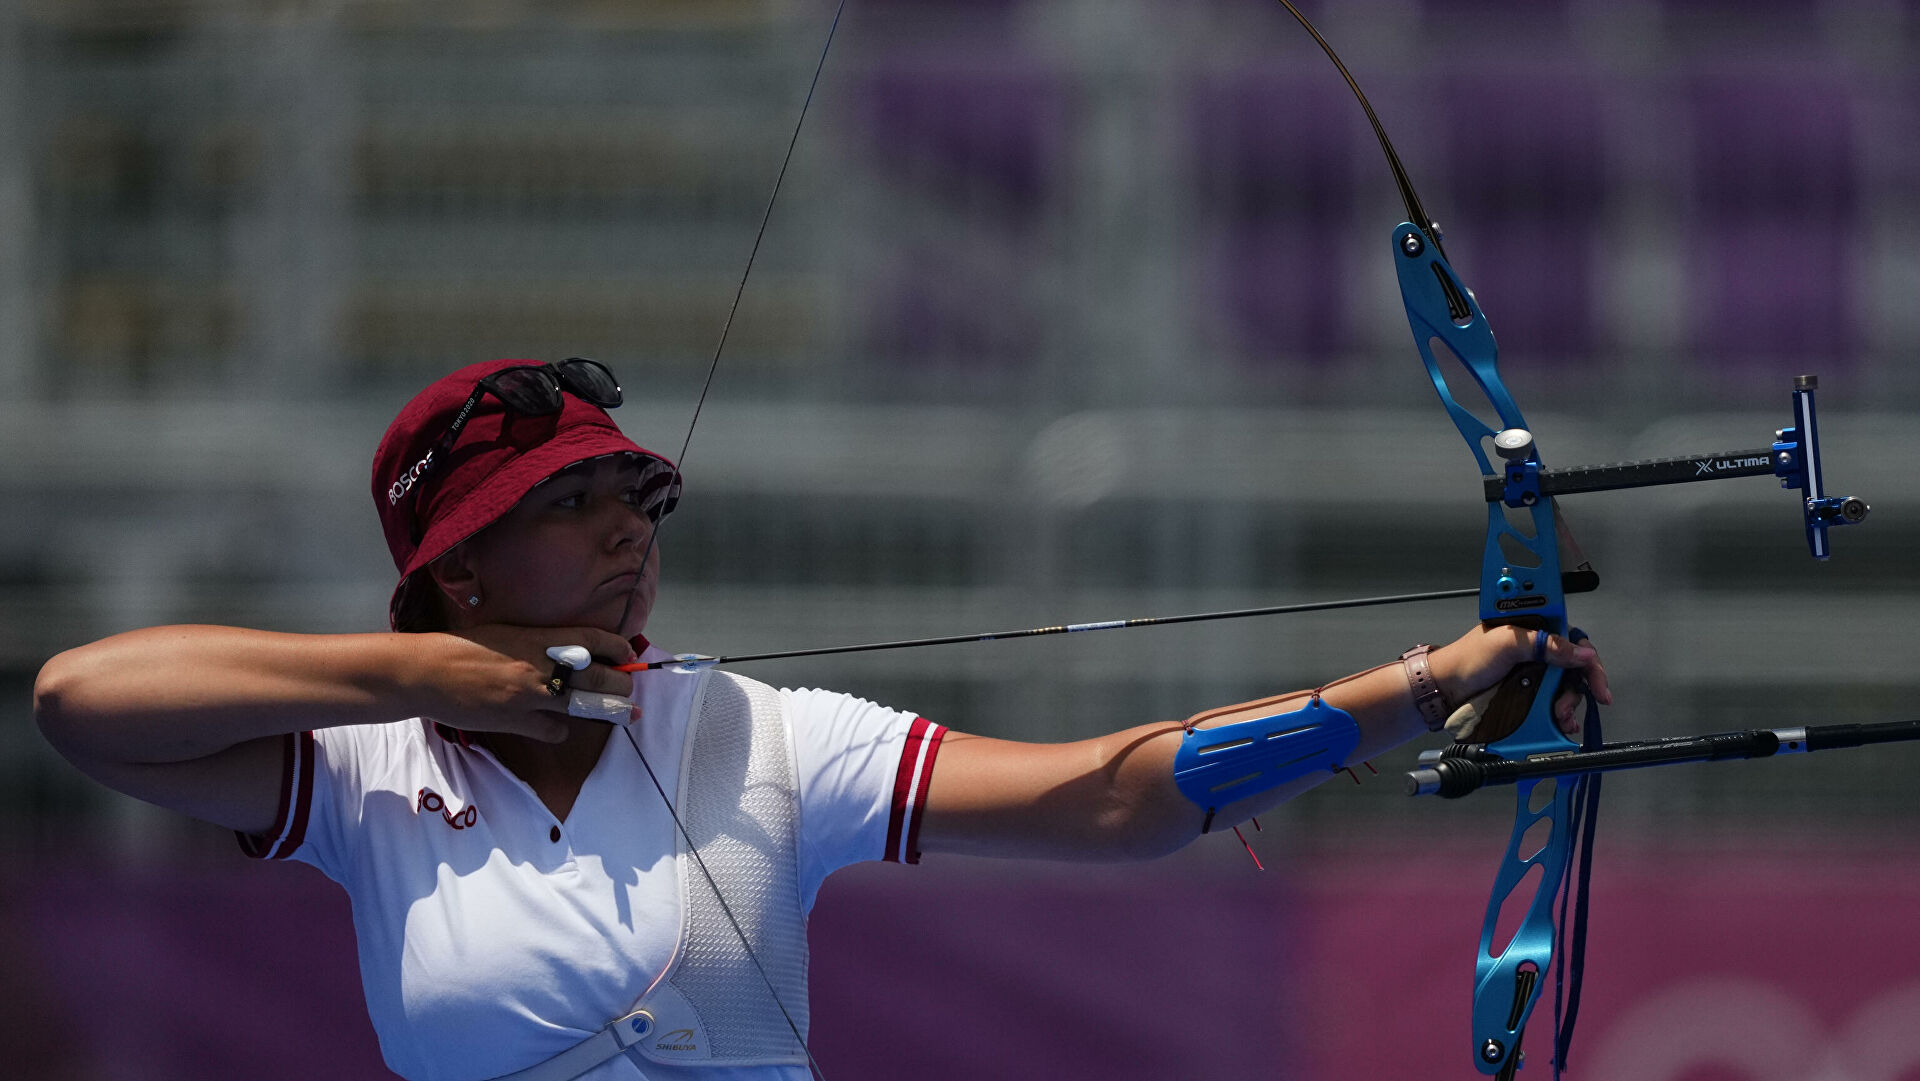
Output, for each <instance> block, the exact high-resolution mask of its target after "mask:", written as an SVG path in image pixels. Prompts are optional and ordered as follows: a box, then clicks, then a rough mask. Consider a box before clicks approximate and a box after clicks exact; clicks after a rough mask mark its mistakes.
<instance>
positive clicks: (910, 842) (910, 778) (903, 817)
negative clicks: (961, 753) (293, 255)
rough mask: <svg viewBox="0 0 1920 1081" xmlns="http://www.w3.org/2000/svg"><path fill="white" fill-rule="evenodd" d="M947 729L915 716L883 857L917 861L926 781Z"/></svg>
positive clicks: (902, 759)
mask: <svg viewBox="0 0 1920 1081" xmlns="http://www.w3.org/2000/svg"><path fill="white" fill-rule="evenodd" d="M946 734H947V730H946V729H945V728H942V727H941V726H939V725H937V724H934V723H933V722H932V721H929V720H927V719H926V718H925V717H915V718H914V719H913V724H912V725H911V726H909V727H908V729H907V740H906V745H905V746H903V747H901V748H900V768H899V769H898V770H896V771H895V772H894V775H893V805H892V807H891V808H890V809H889V811H888V813H887V849H886V852H885V854H883V855H882V856H881V857H880V858H881V859H883V860H886V861H888V862H891V863H918V862H920V853H919V852H918V850H916V849H915V848H914V844H915V842H916V841H917V840H918V839H919V836H920V814H921V811H922V810H924V809H925V807H926V797H927V780H928V779H929V778H930V777H932V776H933V759H934V756H935V755H937V754H938V753H939V751H940V740H941V738H942V737H944V736H945V735H946Z"/></svg>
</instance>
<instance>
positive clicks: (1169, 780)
mask: <svg viewBox="0 0 1920 1081" xmlns="http://www.w3.org/2000/svg"><path fill="white" fill-rule="evenodd" d="M620 401H621V391H620V388H619V385H618V384H617V382H616V381H615V379H614V377H613V375H612V373H610V372H609V371H608V370H607V369H606V368H605V367H603V366H601V365H599V364H597V363H595V362H593V361H587V360H580V359H574V360H568V361H563V362H560V363H558V364H552V365H547V364H539V363H534V362H525V361H494V362H488V363H483V364H476V365H472V366H469V367H467V368H464V369H462V370H460V371H457V372H454V373H452V374H451V375H448V376H446V377H444V378H442V379H440V380H438V381H436V382H434V383H433V384H432V385H431V386H429V387H427V388H426V389H425V390H424V391H422V392H421V393H420V394H419V395H417V396H415V397H414V398H413V400H411V401H410V402H408V403H407V404H406V406H405V407H404V408H403V409H402V410H401V411H400V413H399V415H398V416H397V417H396V418H395V420H394V421H393V423H392V425H391V426H390V427H389V428H388V430H387V432H386V435H385V437H384V438H383V440H382V441H381V443H380V446H379V448H378V450H377V451H376V454H375V457H374V469H373V494H374V501H375V504H376V509H377V511H378V513H379V517H380V521H381V525H382V528H383V530H384V532H385V536H386V540H387V544H388V548H389V550H390V551H391V553H392V555H393V558H394V562H395V565H396V567H397V569H398V571H399V575H400V577H399V582H398V585H397V586H396V588H395V590H394V594H393V598H392V601H391V605H390V612H389V615H390V623H391V626H392V627H393V631H392V632H391V633H385V634H350V635H300V634H283V633H272V632H265V631H257V630H248V629H242V628H234V627H211V626H175V627H155V628H148V629H144V630H136V631H131V632H128V633H124V634H117V635H114V636H112V637H109V638H105V639H102V640H100V641H97V642H93V643H91V644H88V645H85V646H81V647H79V648H77V649H73V650H69V651H67V652H65V653H62V654H60V655H58V656H56V657H54V658H52V659H51V660H50V661H48V662H47V664H46V665H45V667H44V668H43V669H42V670H41V673H40V676H39V679H38V681H37V682H36V685H35V688H34V709H35V716H36V718H37V720H38V722H39V724H40V727H41V729H42V731H43V732H44V733H45V735H46V738H47V739H48V740H49V741H50V742H51V743H52V744H53V746H54V747H56V748H57V749H58V750H59V751H60V752H61V753H62V754H63V755H64V756H65V757H66V758H67V759H68V760H69V761H71V762H72V763H73V764H74V765H75V766H76V767H77V768H79V769H80V770H81V771H83V772H85V773H86V774H88V775H89V776H91V777H93V778H94V779H96V780H98V781H100V782H101V783H103V784H105V785H107V786H109V787H111V788H114V789H116V790H118V791H120V792H123V793H126V794H128V795H131V796H134V797H137V798H139V799H142V800H145V801H147V802H150V803H154V804H157V805H160V806H163V807H168V808H172V809H174V810H176V811H179V812H181V813H184V814H187V815H191V816H193V817H195V818H199V819H203V820H205V821H208V822H212V823H215V824H218V825H221V826H224V827H227V828H230V829H233V830H235V831H237V833H238V834H239V836H240V841H241V845H242V847H243V848H244V849H245V850H246V851H247V852H248V853H249V854H250V855H253V856H257V857H262V858H268V859H296V860H300V861H303V862H306V863H310V864H312V865H314V866H316V867H318V868H319V869H320V870H321V871H323V872H325V873H326V874H327V875H328V876H329V877H331V878H332V879H334V880H335V881H336V882H338V883H340V884H341V886H343V887H344V888H345V889H346V890H347V892H348V894H349V896H350V897H351V899H352V903H353V919H354V927H355V932H356V936H357V942H358V952H359V960H360V969H361V978H362V983H363V985H364V988H365V993H366V998H367V1007H368V1012H369V1013H370V1015H371V1017H372V1020H373V1024H374V1029H375V1031H376V1033H377V1034H378V1036H379V1040H380V1046H381V1051H382V1054H383V1055H384V1057H385V1059H386V1062H387V1064H388V1065H389V1066H390V1067H391V1068H392V1069H393V1070H394V1072H396V1073H398V1074H399V1075H401V1076H403V1077H407V1078H431V1079H436V1081H439V1079H448V1081H482V1079H491V1078H503V1077H512V1078H515V1079H516V1081H568V1079H571V1078H575V1077H587V1078H592V1079H595V1081H614V1079H622V1078H626V1079H631V1078H642V1077H644V1078H662V1077H700V1078H711V1079H713V1081H736V1079H738V1081H746V1079H783V1081H797V1079H802V1078H805V1077H807V1076H808V1074H809V1070H810V1068H812V1066H813V1064H812V1063H811V1056H810V1054H809V1053H808V1052H807V1050H806V1047H805V1032H806V1024H807V1013H806V939H805V934H804V923H805V918H806V912H807V910H808V909H809V908H810V907H811V905H812V903H813V899H814V897H815V894H816V893H817V891H818V889H819V887H820V885H821V882H822V881H823V880H824V879H825V878H826V876H827V875H828V874H830V873H831V872H833V871H834V870H835V869H837V868H839V867H843V866H846V865H848V864H851V863H855V862H860V861H868V860H894V861H899V862H904V863H913V862H917V861H918V859H919V857H920V856H921V854H922V853H965V854H969V855H976V856H995V857H1010V858H1038V859H1055V860H1106V861H1124V860H1146V859H1152V858H1154V857H1157V856H1161V855H1164V854H1166V853H1170V852H1173V851H1175V850H1176V849H1179V848H1181V847H1182V846H1184V845H1186V844H1187V843H1189V842H1191V841H1192V840H1193V839H1194V838H1196V837H1198V836H1199V835H1201V833H1203V832H1205V831H1207V830H1210V829H1219V828H1223V827H1225V826H1227V825H1229V824H1233V823H1237V822H1239V821H1242V820H1244V819H1246V818H1248V817H1250V816H1252V815H1256V814H1259V813H1260V812H1262V811H1264V810H1266V809H1268V808H1270V807H1272V806H1274V805H1276V804H1278V803H1280V802H1282V801H1284V800H1286V799H1288V798H1291V797H1292V796H1295V795H1297V794H1299V793H1300V792H1303V791H1305V790H1306V789H1308V788H1310V787H1312V786H1314V785H1315V784H1318V783H1319V782H1320V781H1322V780H1324V779H1326V778H1327V777H1329V776H1331V775H1332V774H1331V772H1330V769H1331V768H1333V767H1337V766H1339V765H1342V764H1344V763H1345V762H1351V761H1357V760H1362V759H1366V758H1370V757H1372V756H1375V755H1377V754H1380V753H1381V752H1383V751H1386V750H1387V749H1389V748H1391V747H1394V746H1397V745H1399V744H1401V743H1403V742H1405V741H1407V740H1409V739H1412V738H1414V737H1415V736H1418V735H1421V734H1424V733H1426V732H1428V731H1430V730H1434V729H1437V728H1439V727H1440V725H1441V723H1442V721H1444V720H1445V719H1446V718H1447V717H1448V715H1449V713H1450V712H1451V711H1452V709H1453V707H1454V706H1455V705H1456V704H1460V703H1465V702H1468V701H1469V700H1470V699H1472V698H1473V697H1474V696H1476V695H1477V694H1479V693H1481V692H1482V691H1484V690H1485V689H1486V688H1489V687H1492V686H1494V685H1496V684H1497V683H1498V682H1499V681H1500V680H1501V679H1502V677H1504V676H1505V675H1506V674H1507V673H1508V671H1510V670H1511V669H1512V668H1513V667H1514V666H1515V665H1517V664H1519V663H1521V662H1523V661H1528V660H1532V659H1534V658H1535V657H1536V655H1537V654H1538V653H1539V652H1541V651H1544V656H1545V659H1546V660H1547V661H1548V662H1549V663H1550V664H1552V665H1553V666H1555V667H1557V668H1562V669H1567V670H1570V671H1571V672H1573V673H1575V674H1577V675H1578V676H1579V677H1581V678H1583V679H1584V680H1585V682H1586V683H1587V684H1588V685H1589V686H1590V687H1591V689H1592V690H1593V692H1594V693H1595V695H1596V696H1598V697H1599V699H1600V700H1601V701H1603V702H1605V701H1607V700H1608V698H1609V696H1608V691H1607V684H1606V676H1605V672H1604V670H1603V669H1602V667H1601V665H1600V661H1599V658H1598V656H1597V655H1596V653H1595V652H1594V650H1593V648H1592V647H1591V646H1590V645H1587V644H1584V643H1582V644H1578V645H1576V644H1575V643H1572V642H1569V641H1566V640H1564V639H1561V638H1558V637H1548V636H1546V635H1544V634H1539V635H1536V634H1534V633H1531V632H1525V631H1521V630H1518V629H1516V628H1511V627H1500V628H1487V627H1482V626H1476V627H1474V628H1473V629H1471V630H1468V631H1467V632H1466V633H1464V634H1463V635H1461V636H1460V637H1459V638H1458V639H1456V640H1455V641H1453V642H1451V643H1449V644H1448V645H1445V646H1441V647H1437V648H1431V649H1429V648H1428V647H1416V648H1415V649H1413V650H1409V651H1408V652H1407V653H1406V654H1404V655H1403V656H1402V657H1401V658H1399V659H1393V660H1389V661H1387V662H1386V663H1384V664H1382V665H1380V666H1379V667H1376V668H1372V669H1369V670H1367V671H1364V672H1360V673H1356V674H1354V675H1351V676H1348V677H1345V678H1343V679H1339V680H1335V681H1332V682H1330V683H1328V684H1327V685H1325V687H1324V688H1323V689H1322V690H1318V691H1295V692H1290V693H1285V694H1279V695H1276V696H1273V697H1270V698H1266V699H1262V700H1259V701H1254V702H1245V703H1239V704H1236V705H1228V706H1224V707H1221V708H1216V709H1209V710H1205V711H1203V712H1200V713H1196V714H1195V715H1194V716H1193V717H1191V718H1189V719H1188V720H1187V721H1185V722H1184V723H1175V722H1163V723H1150V724H1143V725H1140V726H1138V727H1133V728H1129V729H1126V730H1124V731H1119V732H1115V733H1112V734H1110V735H1106V736H1101V737H1099V738H1095V739H1088V740H1081V741H1077V742H1072V743H1063V744H1034V743H1023V742H1015V741H1008V740H998V739H988V738H982V737H977V736H971V735H967V734H965V733H964V732H960V731H954V730H950V729H948V728H946V727H944V726H942V725H940V724H936V723H933V722H931V721H928V720H926V719H923V718H921V717H919V716H917V715H915V714H913V713H911V712H902V711H898V710H894V709H888V708H885V707H882V706H879V705H875V704H873V703H871V702H867V701H864V700H861V699H859V698H855V697H851V696H849V695H844V694H838V693H834V692H829V691H823V690H804V689H783V690H776V689H774V688H771V687H767V686H765V685H763V684H759V683H757V682H755V681H752V680H749V679H744V678H742V677H739V676H736V675H733V674H731V673H727V672H723V671H718V670H714V669H711V668H708V669H701V670H693V671H689V670H684V669H680V668H675V667H661V668H655V669H650V670H638V671H632V670H627V671H623V670H621V669H632V668H633V667H634V666H645V665H648V664H652V663H655V662H659V661H663V660H670V659H671V654H670V653H669V652H668V651H666V650H664V649H662V648H660V647H659V646H656V645H654V644H652V643H651V642H650V641H648V639H647V638H646V637H645V631H646V629H647V619H648V615H649V614H650V612H651V610H652V607H653V603H654V600H655V596H656V592H657V589H658V585H659V575H660V554H661V553H660V550H659V548H658V547H657V546H656V545H655V544H654V531H655V529H656V528H658V526H659V523H660V520H661V519H662V517H664V516H665V515H666V514H667V513H668V512H669V511H671V510H672V508H673V506H674V504H675V502H676V501H677V500H678V498H679V495H680V479H679V475H678V472H677V470H676V469H675V467H674V466H673V465H672V463H670V462H669V461H668V460H667V459H665V458H663V457H662V456H661V455H658V454H655V453H653V452H651V451H649V450H646V449H644V448H643V447H641V446H639V445H638V444H636V443H634V442H633V441H631V440H630V439H628V438H627V437H626V436H625V435H624V434H622V433H621V431H620V429H619V428H618V427H617V426H616V425H615V424H614V422H613V420H612V419H611V417H610V416H609V415H608V413H607V410H608V409H610V408H613V407H615V406H617V405H619V404H620ZM563 647H584V655H578V653H577V651H575V652H573V653H570V652H569V651H567V650H566V649H565V648H563ZM582 664H584V667H577V666H578V665H582ZM1574 700H1575V695H1574V694H1573V693H1572V692H1571V690H1563V691H1562V692H1561V694H1560V696H1559V698H1558V699H1557V700H1556V703H1555V707H1556V716H1557V717H1558V718H1559V719H1560V721H1561V723H1562V725H1563V727H1570V726H1571V725H1572V714H1573V706H1574ZM609 706H611V707H612V710H611V712H609V710H608V707H609ZM1225 726H1235V727H1233V728H1232V729H1231V731H1230V732H1226V733H1221V732H1217V731H1215V730H1218V729H1222V728H1224V727H1225ZM1209 732H1213V733H1214V735H1215V737H1220V736H1222V735H1225V736H1230V737H1232V738H1225V739H1221V738H1213V739H1212V740H1211V742H1210V741H1209V737H1208V735H1207V733H1209ZM1249 748H1250V749H1251V750H1249ZM1272 748H1293V749H1297V750H1300V751H1301V753H1300V754H1276V753H1274V752H1273V751H1272ZM1262 755H1264V757H1262ZM1290 760H1297V761H1295V762H1290ZM1299 763H1304V765H1301V764H1299Z"/></svg>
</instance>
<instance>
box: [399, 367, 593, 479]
mask: <svg viewBox="0 0 1920 1081" xmlns="http://www.w3.org/2000/svg"><path fill="white" fill-rule="evenodd" d="M563 392H564V393H569V394H572V395H573V396H574V397H576V398H580V399H582V400H584V401H588V402H592V403H593V404H594V405H597V406H599V407H600V408H602V409H613V408H615V407H617V406H618V405H619V404H620V402H621V400H622V399H621V394H620V382H619V380H617V379H615V378H614V377H613V372H611V371H609V370H608V369H607V366H606V365H604V364H602V363H600V362H599V361H597V360H588V359H587V358H585V357H568V358H567V359H566V360H562V361H559V362H558V363H554V364H521V365H518V366H516V367H512V368H502V369H500V370H499V371H497V372H493V373H491V374H489V375H487V376H485V377H483V378H482V379H481V380H480V381H479V382H478V383H476V384H475V385H474V388H473V393H472V394H469V395H467V400H466V401H465V402H464V403H463V404H462V405H461V406H460V411H459V412H458V413H456V414H454V417H453V423H452V424H451V425H449V426H448V427H447V434H446V435H444V436H441V437H440V442H438V443H436V444H434V447H433V449H432V450H431V451H428V452H427V454H426V456H425V457H423V458H421V460H420V462H419V464H418V465H416V466H414V468H413V469H412V470H410V471H409V472H410V473H411V474H412V475H411V476H409V477H407V478H404V480H403V481H402V482H401V483H397V484H395V485H394V487H395V488H396V489H400V490H399V491H390V492H388V494H387V500H388V502H389V503H397V502H399V501H400V498H401V496H403V495H405V494H407V491H408V490H417V489H418V488H419V487H420V484H419V481H420V480H421V479H422V478H424V477H425V476H426V475H427V474H428V473H429V472H431V471H432V469H433V463H434V462H435V461H437V460H439V459H440V458H442V457H444V456H445V455H446V453H447V451H448V450H450V449H452V447H453V444H454V443H455V442H456V441H458V440H459V438H460V432H461V430H462V429H464V428H466V426H467V420H468V418H470V417H472V416H473V410H474V407H475V406H477V405H479V404H480V400H481V399H482V398H484V397H486V396H487V395H489V394H491V395H493V396H494V397H496V398H498V399H500V403H501V404H502V405H504V406H506V407H507V408H508V409H509V410H512V411H513V412H515V413H519V414H521V415H523V416H529V417H544V416H551V415H553V414H555V413H558V412H560V410H561V408H562V407H563V406H564V405H565V404H566V403H565V402H564V401H563V400H562V399H561V397H560V395H561V394H562V393H563Z"/></svg>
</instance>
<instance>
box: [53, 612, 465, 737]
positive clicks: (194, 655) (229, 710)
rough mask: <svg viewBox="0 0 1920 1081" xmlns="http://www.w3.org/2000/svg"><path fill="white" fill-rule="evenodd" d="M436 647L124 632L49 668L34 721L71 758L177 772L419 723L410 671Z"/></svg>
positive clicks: (208, 630)
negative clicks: (324, 734)
mask: <svg viewBox="0 0 1920 1081" xmlns="http://www.w3.org/2000/svg"><path fill="white" fill-rule="evenodd" d="M438 637H440V636H437V635H416V634H346V635H305V634H281V633H276V632H270V631H256V630H247V629H243V628H238V627H211V626H175V627H154V628H149V629H146V630H138V631H130V632H128V633H126V634H118V635H114V636H113V637H111V638H105V639H102V640H100V641H98V642H93V643H90V644H88V645H85V646H81V647H79V648H77V649H71V650H68V651H67V652H65V653H62V654H59V655H58V656H56V657H54V658H53V659H52V660H50V661H48V662H47V663H46V665H45V667H43V668H42V669H41V670H40V675H39V678H38V679H37V680H36V681H35V683H34V695H33V697H34V716H35V719H36V720H37V721H38V723H39V725H40V728H41V730H42V731H43V732H45V733H46V736H47V739H48V740H49V741H50V742H51V743H53V744H54V745H55V746H56V747H58V748H59V749H61V750H62V751H63V752H66V753H68V754H70V755H82V756H86V757H90V758H95V759H99V760H102V761H112V762H129V763H132V762H149V763H158V762H182V761H187V760H189V759H194V758H201V757H204V756H206V755H210V754H214V753H216V752H219V751H222V750H225V749H226V748H228V747H232V746H235V745H237V744H240V743H244V742H246V741H248V740H253V739H258V738H260V737H263V736H271V735H278V734H280V733H284V732H298V731H303V730H307V729H313V728H326V727H332V726H335V725H343V724H359V723H367V722H373V721H391V720H396V719H398V718H401V717H406V716H409V715H411V714H414V713H417V712H419V708H418V707H419V705H420V701H419V699H420V696H419V694H418V692H417V688H415V687H413V686H411V685H410V683H409V681H408V679H407V678H406V673H407V672H409V671H412V670H415V669H416V666H415V665H413V664H410V663H409V662H410V659H411V658H414V657H416V655H417V654H419V653H420V652H421V651H423V650H427V649H431V648H432V647H433V645H434V643H433V642H431V641H429V640H430V639H434V638H438Z"/></svg>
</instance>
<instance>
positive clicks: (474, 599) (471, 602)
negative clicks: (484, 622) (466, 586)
mask: <svg viewBox="0 0 1920 1081" xmlns="http://www.w3.org/2000/svg"><path fill="white" fill-rule="evenodd" d="M467 607H468V608H478V607H480V595H479V594H478V593H475V594H473V595H472V596H470V597H468V598H467Z"/></svg>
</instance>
